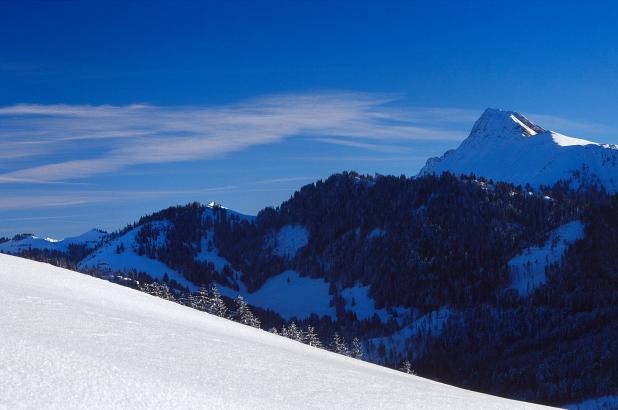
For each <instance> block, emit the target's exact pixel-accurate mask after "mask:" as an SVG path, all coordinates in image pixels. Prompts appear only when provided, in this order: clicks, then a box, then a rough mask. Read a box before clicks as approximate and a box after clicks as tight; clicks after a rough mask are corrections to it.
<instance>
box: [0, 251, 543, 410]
mask: <svg viewBox="0 0 618 410" xmlns="http://www.w3.org/2000/svg"><path fill="white" fill-rule="evenodd" d="M0 300H2V309H1V310H0V323H2V326H0V383H1V385H2V388H1V389H0V408H48V409H49V408H137V407H139V408H191V409H197V408H252V409H256V408H257V409H260V408H261V409H274V408H355V409H359V408H388V409H395V408H406V409H410V408H414V409H532V408H541V407H540V406H535V405H532V404H528V403H524V402H517V401H512V400H506V399H501V398H497V397H493V396H488V395H483V394H479V393H474V392H471V391H466V390H462V389H458V388H455V387H452V386H447V385H444V384H440V383H436V382H432V381H429V380H425V379H422V378H419V377H415V376H410V375H406V374H404V373H401V372H397V371H394V370H390V369H387V368H383V367H379V366H376V365H373V364H370V363H366V362H362V361H358V360H354V359H351V358H348V357H344V356H340V355H336V354H334V353H330V352H327V351H324V350H319V349H315V348H311V347H309V346H306V345H303V344H301V343H298V342H294V341H292V340H289V339H285V338H282V337H279V336H275V335H273V334H270V333H268V332H265V331H261V330H257V329H253V328H250V327H247V326H243V325H240V324H237V323H234V322H231V321H228V320H224V319H221V318H218V317H214V316H210V315H208V314H206V313H203V312H199V311H197V310H192V309H190V308H187V307H185V306H181V305H178V304H175V303H173V302H168V301H165V300H162V299H158V298H155V297H153V296H150V295H148V294H145V293H140V292H138V291H135V290H132V289H129V288H125V287H122V286H119V285H115V284H112V283H109V282H106V281H103V280H99V279H95V278H93V277H90V276H86V275H83V274H80V273H76V272H72V271H68V270H65V269H60V268H56V267H53V266H50V265H46V264H42V263H38V262H34V261H30V260H26V259H21V258H17V257H14V256H9V255H0Z"/></svg>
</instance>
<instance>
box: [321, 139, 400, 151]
mask: <svg viewBox="0 0 618 410" xmlns="http://www.w3.org/2000/svg"><path fill="white" fill-rule="evenodd" d="M315 140H316V141H319V142H324V143H326V144H334V145H343V146H346V147H354V148H362V149H366V150H369V151H376V152H384V153H389V152H390V153H396V152H399V153H402V152H406V151H410V148H408V147H404V146H401V145H384V144H373V143H368V142H360V141H351V140H347V139H338V138H316V139H315Z"/></svg>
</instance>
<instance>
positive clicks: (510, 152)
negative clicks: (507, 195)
mask: <svg viewBox="0 0 618 410" xmlns="http://www.w3.org/2000/svg"><path fill="white" fill-rule="evenodd" d="M444 171H449V172H451V173H454V174H471V173H473V174H475V175H479V176H484V177H487V178H491V179H494V180H496V181H505V182H512V183H514V184H522V185H523V184H528V183H529V184H530V185H532V186H537V187H538V186H540V185H551V184H553V183H555V182H557V181H559V180H563V181H571V182H570V183H571V184H572V186H573V187H574V188H577V187H579V186H581V185H589V184H590V181H596V182H595V183H596V184H597V185H602V186H603V187H604V188H605V189H606V190H607V191H609V192H618V183H617V182H616V181H618V147H616V146H614V145H604V144H599V143H596V142H592V141H588V140H584V139H580V138H573V137H568V136H566V135H562V134H560V133H557V132H554V131H549V130H545V129H544V128H542V127H540V126H538V125H536V124H535V123H533V122H532V121H530V120H529V119H527V118H526V117H525V116H523V115H522V114H520V113H518V112H515V111H503V110H499V109H495V108H488V109H487V110H485V112H484V113H483V115H481V117H480V118H479V119H478V120H477V121H476V122H475V123H474V126H473V127H472V131H471V132H470V135H469V136H468V138H466V139H465V140H464V141H463V142H462V143H461V145H460V146H459V147H458V148H457V149H454V150H449V151H447V152H446V153H444V155H442V156H441V157H437V158H430V159H429V160H427V163H426V164H425V166H424V167H423V169H421V171H420V175H425V174H441V173H442V172H444Z"/></svg>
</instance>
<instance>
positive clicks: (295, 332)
mask: <svg viewBox="0 0 618 410" xmlns="http://www.w3.org/2000/svg"><path fill="white" fill-rule="evenodd" d="M287 337H289V338H290V339H292V340H296V341H297V342H301V343H302V342H303V341H304V339H305V335H304V334H303V331H302V330H301V329H299V327H298V326H297V325H296V323H294V322H292V323H290V325H289V326H288V328H287Z"/></svg>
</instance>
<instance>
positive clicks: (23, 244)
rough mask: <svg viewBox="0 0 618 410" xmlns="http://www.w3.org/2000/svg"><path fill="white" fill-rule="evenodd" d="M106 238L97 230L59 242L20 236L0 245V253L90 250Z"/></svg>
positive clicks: (31, 236)
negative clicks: (73, 247) (71, 249)
mask: <svg viewBox="0 0 618 410" xmlns="http://www.w3.org/2000/svg"><path fill="white" fill-rule="evenodd" d="M106 236H107V233H105V232H103V231H100V230H98V229H91V230H89V231H88V232H85V233H83V234H81V235H79V236H74V237H70V238H65V239H63V240H60V241H59V240H56V239H52V238H39V237H38V236H34V235H21V236H17V237H15V238H13V239H11V240H9V241H7V242H3V243H0V252H5V253H19V252H23V251H28V250H31V249H41V250H44V249H45V250H50V251H59V252H66V251H67V250H68V249H69V245H82V244H83V245H86V247H87V248H89V249H92V248H94V247H95V246H97V244H98V243H99V242H101V241H102V240H103V239H104V238H105V237H106Z"/></svg>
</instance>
